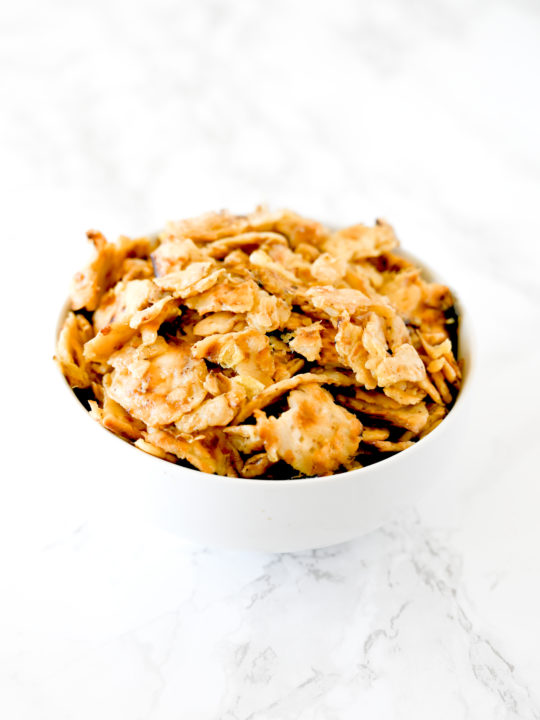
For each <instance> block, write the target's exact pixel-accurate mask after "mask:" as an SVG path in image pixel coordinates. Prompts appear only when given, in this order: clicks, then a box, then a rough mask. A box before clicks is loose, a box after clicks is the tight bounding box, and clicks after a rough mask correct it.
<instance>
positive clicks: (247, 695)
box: [0, 0, 540, 720]
mask: <svg viewBox="0 0 540 720" xmlns="http://www.w3.org/2000/svg"><path fill="white" fill-rule="evenodd" d="M0 13H1V17H0V99H1V108H2V110H1V114H0V143H1V146H0V152H1V163H0V165H1V167H0V173H1V178H0V182H1V188H0V189H1V198H2V200H1V208H2V210H1V213H2V252H3V265H2V284H1V287H2V299H3V303H2V335H1V336H2V376H1V377H2V393H1V396H0V397H1V408H2V413H1V417H2V467H3V470H2V484H1V494H2V497H1V498H0V521H1V522H0V528H1V532H0V542H1V545H0V561H1V567H0V714H1V715H2V717H5V718H6V719H8V718H9V720H12V719H13V720H18V719H19V718H20V719H22V720H27V719H28V720H30V719H31V718H32V719H33V718H36V719H37V718H39V719H40V720H41V719H43V718H45V719H48V718H54V720H67V719H71V718H73V719H75V720H86V719H88V720H95V718H103V719H104V720H109V718H110V719H111V720H124V719H128V718H129V719H131V718H134V719H137V720H139V719H141V720H142V719H143V718H144V719H148V720H169V719H171V720H172V719H175V720H176V719H180V718H181V719H182V720H184V719H186V720H188V719H189V720H192V719H194V720H199V719H200V720H210V719H214V718H220V719H223V720H248V718H249V719H251V720H263V719H264V720H288V719H289V718H290V719H291V720H292V719H293V718H294V719H296V718H302V719H305V720H307V719H308V718H309V719H311V718H316V719H317V720H334V719H336V720H348V719H349V718H355V719H356V718H359V717H362V718H364V717H365V718H378V719H379V718H382V719H386V718H388V719H390V718H414V719H415V720H416V719H418V718H429V719H431V718H437V719H438V720H445V719H446V718H448V720H460V719H461V718H463V719H465V718H472V719H474V720H479V719H480V720H483V719H484V718H485V719H486V720H493V719H496V720H497V719H499V720H500V719H501V718H512V719H513V718H526V719H527V720H529V719H531V720H532V719H533V718H540V655H539V652H538V641H539V639H540V620H539V608H540V575H539V573H540V560H539V546H540V528H539V520H538V508H539V505H540V491H539V483H540V472H539V470H538V452H537V450H536V448H537V447H538V435H539V429H540V428H539V420H538V407H539V401H540V393H539V390H538V373H539V366H540V341H539V330H540V282H539V279H538V277H539V272H540V250H539V243H540V213H539V199H540V197H539V195H540V193H539V190H540V139H539V128H540V100H539V98H540V94H539V87H538V77H539V74H540V10H539V5H538V3H537V2H535V1H534V0H530V1H529V2H527V1H526V0H513V1H512V2H510V1H509V0H508V1H506V2H488V1H487V0H485V1H484V0H477V1H473V2H471V1H469V2H465V0H463V1H461V0H457V1H455V2H452V1H451V0H435V1H429V0H418V1H416V2H405V1H404V0H403V1H401V0H390V2H380V3H377V2H354V1H353V0H337V1H334V2H327V3H325V2H320V1H317V2H315V1H311V2H294V1H293V2H285V1H281V2H272V3H264V2H240V1H239V0H237V1H230V2H218V1H217V0H216V1H213V2H210V1H207V0H204V1H202V2H191V3H187V2H176V3H175V2H171V1H168V0H167V1H165V0H159V1H157V2H127V1H116V2H115V1H111V0H109V1H107V2H92V3H86V4H84V3H77V2H67V1H65V2H63V1H62V0H49V1H48V2H34V3H32V2H27V1H26V0H23V1H22V2H17V3H13V2H11V3H8V2H6V1H5V0H4V1H3V2H2V4H1V6H0ZM261 201H267V202H269V203H270V204H271V205H272V206H275V207H280V206H289V207H292V208H293V209H295V210H298V211H299V212H304V213H306V214H311V215H313V216H314V217H316V218H319V219H323V220H326V221H328V222H331V223H335V224H343V223H348V222H356V221H364V222H372V221H373V220H374V219H375V217H378V216H382V217H384V218H386V219H387V220H389V221H390V222H391V223H392V224H393V225H394V226H395V228H396V230H397V233H398V235H399V237H400V238H401V241H402V244H403V245H404V246H405V247H406V248H408V249H410V250H411V251H413V252H414V253H415V254H417V255H419V256H421V257H424V258H425V259H426V261H427V262H428V263H429V264H431V265H433V266H436V267H438V268H439V269H440V270H441V272H442V274H444V276H445V277H446V278H448V279H449V281H450V283H451V284H452V285H453V287H455V288H457V289H458V291H459V292H460V295H461V296H462V298H463V300H464V302H466V303H467V305H468V307H469V310H470V311H471V312H472V314H473V316H474V320H475V323H476V336H477V340H478V343H479V352H478V363H479V372H478V376H477V381H476V385H477V387H476V395H475V404H474V408H473V417H472V426H471V430H470V432H469V436H468V438H467V443H466V445H465V448H464V450H463V451H462V452H461V454H460V456H459V463H458V471H457V472H456V478H455V484H454V485H452V487H443V488H441V489H440V490H439V491H438V493H437V494H436V496H435V498H434V499H432V500H431V501H430V502H427V501H426V502H425V503H424V504H423V505H422V506H419V507H418V508H416V509H414V510H412V511H411V512H410V514H408V515H406V516H401V517H400V518H397V519H396V521H395V522H394V523H392V524H391V525H389V526H387V527H385V528H383V529H381V530H380V531H377V532H375V533H372V534H371V535H369V536H368V537H365V538H361V539H358V540H357V541H354V542H351V543H348V544H346V545H342V546H338V547H335V548H331V549H328V550H324V551H317V552H312V553H309V552H308V553H301V554H289V555H279V556H278V555H276V556H271V555H260V554H253V553H251V554H250V553H232V552H225V551H219V550H216V549H210V548H202V547H194V546H192V545H190V544H189V543H188V542H185V541H182V540H179V539H177V538H173V537H170V536H167V535H165V534H164V533H161V532H159V531H158V530H156V529H152V528H149V527H130V525H129V523H128V522H127V519H126V518H118V521H117V523H116V524H113V525H112V526H105V525H100V524H99V523H98V522H97V521H95V520H94V519H93V516H92V513H91V512H90V510H89V508H90V506H91V504H92V500H95V498H93V497H92V488H93V485H92V483H93V477H94V476H95V472H96V467H98V464H97V462H96V458H95V457H94V456H93V454H92V448H86V447H85V445H84V443H83V442H82V440H81V439H80V438H75V437H73V433H72V432H71V433H70V422H69V417H66V416H65V414H64V413H63V412H61V410H60V408H61V404H59V403H58V401H57V391H58V386H57V385H56V375H55V369H54V367H53V364H52V361H51V356H52V352H53V336H54V326H55V323H56V317H57V315H58V312H59V308H60V305H61V303H62V301H63V299H64V297H65V294H66V291H67V287H68V284H69V277H70V275H71V274H72V273H73V271H74V270H76V269H77V268H78V267H79V266H80V265H81V263H83V262H84V261H85V260H86V258H87V256H88V248H87V247H86V244H85V240H84V232H85V231H86V230H87V229H88V228H90V227H96V228H99V229H101V230H102V231H103V232H104V233H105V234H106V235H107V236H110V237H111V238H114V237H115V236H116V235H118V234H119V233H126V234H130V233H134V234H140V233H144V232H146V231H150V230H153V229H155V228H158V227H160V226H161V225H162V223H163V222H164V220H166V219H170V218H180V217H184V216H188V215H192V214H195V213H198V212H199V211H204V210H208V209H217V208H221V207H228V208H230V209H232V210H234V211H239V212H242V211H247V210H250V209H251V208H252V207H253V206H254V205H255V204H256V203H258V202H261ZM451 452H452V451H451V449H449V453H451ZM447 461H448V458H441V463H443V462H447ZM433 472H434V477H435V476H436V474H437V468H434V469H433Z"/></svg>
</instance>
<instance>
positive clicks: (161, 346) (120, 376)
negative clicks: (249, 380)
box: [109, 338, 207, 426]
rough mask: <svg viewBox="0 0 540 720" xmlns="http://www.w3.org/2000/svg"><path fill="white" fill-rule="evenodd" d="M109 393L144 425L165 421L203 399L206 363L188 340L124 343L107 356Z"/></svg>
mask: <svg viewBox="0 0 540 720" xmlns="http://www.w3.org/2000/svg"><path fill="white" fill-rule="evenodd" d="M109 362H110V364H111V365H112V366H113V368H114V370H113V372H112V374H111V380H110V387H109V394H110V395H111V397H112V398H113V400H116V402H117V403H119V404H120V405H121V406H122V407H123V408H125V409H126V410H127V411H128V412H129V413H130V414H131V415H133V416H134V417H136V418H138V419H139V420H142V421H143V422H145V423H146V424H147V425H157V426H159V425H168V424H170V423H174V422H176V420H178V419H179V418H180V417H181V416H182V415H183V414H185V413H187V412H189V411H190V410H193V409H194V408H196V407H197V406H198V405H200V404H201V402H202V401H203V400H204V398H205V396H206V390H205V389H204V385H203V383H204V380H205V378H206V375H207V370H206V365H205V363H204V362H203V361H202V360H197V359H195V358H193V357H192V356H191V349H190V346H189V345H188V344H187V343H182V342H176V343H167V342H166V341H165V340H164V339H163V338H157V340H156V341H155V342H154V343H153V344H152V345H148V346H144V345H139V346H134V345H132V344H130V345H127V346H125V347H124V348H123V349H122V350H120V351H119V352H117V353H115V354H114V355H113V356H112V357H111V358H110V360H109Z"/></svg>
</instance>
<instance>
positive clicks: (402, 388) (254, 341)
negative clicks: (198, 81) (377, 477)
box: [56, 207, 461, 478]
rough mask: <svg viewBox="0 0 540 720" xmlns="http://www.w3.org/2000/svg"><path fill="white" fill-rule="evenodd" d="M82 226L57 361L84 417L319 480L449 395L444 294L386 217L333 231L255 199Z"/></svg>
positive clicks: (231, 469)
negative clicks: (135, 226) (122, 227)
mask: <svg viewBox="0 0 540 720" xmlns="http://www.w3.org/2000/svg"><path fill="white" fill-rule="evenodd" d="M88 237H89V238H90V240H91V241H92V242H93V244H94V247H95V251H96V256H95V259H94V260H93V262H92V263H91V264H90V265H89V266H88V267H87V268H86V269H84V270H83V271H82V272H79V273H77V274H76V275H75V277H74V279H73V284H72V290H71V309H72V311H71V312H69V314H68V315H67V317H66V320H65V323H64V325H63V328H62V330H61V332H60V335H59V338H58V344H57V351H56V360H57V361H58V363H59V365H60V367H61V369H62V372H63V373H64V375H65V377H66V378H67V380H68V382H69V383H70V385H71V387H73V388H74V389H76V392H77V394H78V395H79V397H80V398H81V399H84V400H85V401H86V402H87V403H88V407H89V408H90V413H91V415H92V417H93V418H95V419H96V420H97V421H98V422H100V423H101V424H102V425H103V426H104V427H106V428H107V429H109V430H111V431H112V432H114V433H116V434H117V435H120V436H121V437H122V438H124V439H127V440H129V441H131V442H133V443H134V444H135V445H136V446H137V447H138V448H140V449H141V450H144V451H146V452H148V453H151V454H152V455H156V456H157V457H160V458H163V459H164V460H168V461H170V462H178V463H180V464H184V465H186V464H187V465H191V466H193V467H195V468H197V469H199V470H202V471H204V472H207V473H217V474H219V475H231V476H241V477H245V478H289V477H299V476H313V475H328V474H331V473H335V472H340V471H345V470H351V469H355V468H360V467H362V466H364V465H368V464H371V463H373V462H375V461H377V460H381V459H384V458H385V457H388V455H389V454H391V453H395V452H398V451H400V450H405V449H406V448H408V447H409V446H411V445H412V444H413V443H415V442H417V441H418V440H420V439H421V438H423V437H424V435H426V434H427V433H429V432H430V431H431V430H433V428H434V427H435V426H436V425H437V424H438V423H440V422H441V420H442V419H443V418H444V416H445V415H446V414H447V412H448V410H449V408H450V407H451V405H452V403H453V401H454V399H455V396H456V394H457V391H458V389H459V385H460V378H461V369H460V366H459V364H458V363H457V362H456V358H455V350H456V348H455V342H456V341H455V338H456V337H457V334H456V330H457V325H456V323H457V317H456V315H455V312H454V311H453V304H454V303H453V299H452V295H451V293H450V291H449V289H448V288H447V287H445V286H443V285H439V284H435V283H429V282H426V281H425V280H424V279H423V278H422V273H421V270H420V269H419V268H417V267H415V266H414V265H413V264H411V263H410V262H408V261H407V260H405V259H403V257H400V256H399V255H397V254H395V253H394V252H393V251H394V248H395V247H396V246H397V240H396V237H395V235H394V231H393V230H392V228H391V227H390V226H389V225H388V224H387V223H385V222H383V221H381V220H378V221H377V222H376V224H375V226H374V227H367V226H365V225H354V226H352V227H348V228H346V229H344V230H339V231H337V232H334V231H331V230H329V229H328V228H326V227H325V226H323V225H322V224H320V223H318V222H315V221H313V220H307V219H305V218H302V217H300V216H298V215H297V214H295V213H293V212H291V211H288V210H286V211H280V212H272V211H269V210H268V209H266V208H264V207H259V208H257V209H256V210H255V212H253V213H252V214H250V215H245V216H244V215H242V216H238V215H231V214H229V213H228V212H224V211H223V212H219V213H208V214H206V215H203V216H201V217H198V218H193V219H189V220H181V221H179V222H170V223H169V224H168V225H167V226H166V230H165V231H164V232H163V233H161V234H160V235H159V236H158V237H156V238H151V237H143V238H137V239H134V240H132V239H130V238H127V237H121V238H119V240H118V242H117V243H109V242H107V240H106V239H105V238H104V237H103V235H101V233H99V232H94V231H91V232H89V233H88ZM452 339H454V342H453V343H452ZM453 345H454V346H453Z"/></svg>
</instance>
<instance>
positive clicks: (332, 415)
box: [257, 384, 362, 475]
mask: <svg viewBox="0 0 540 720" xmlns="http://www.w3.org/2000/svg"><path fill="white" fill-rule="evenodd" d="M288 402H289V410H287V411H286V412H284V413H283V414H282V415H280V416H279V418H267V417H266V416H264V414H263V413H259V414H258V417H257V424H258V426H259V428H260V434H261V438H262V440H263V443H264V447H265V449H266V452H267V454H268V458H269V459H270V460H271V461H275V462H276V461H277V460H279V459H283V460H285V462H287V463H288V464H289V465H291V466H292V467H293V468H295V469H296V470H298V471H299V472H301V473H304V474H305V475H328V474H329V473H331V472H333V471H334V470H336V469H337V468H338V467H339V466H340V465H342V464H343V463H345V462H347V461H348V460H350V459H351V458H352V456H353V455H354V454H355V453H356V450H357V449H358V445H359V442H360V433H361V432H362V423H361V422H360V421H359V420H358V418H356V417H355V416H354V415H352V414H351V413H350V412H348V411H347V410H345V409H344V408H342V407H340V406H339V405H336V403H335V402H334V400H333V398H332V395H331V394H330V393H329V392H328V391H327V390H324V389H323V388H321V387H320V386H319V385H315V384H309V385H304V386H302V387H300V388H298V389H297V390H293V391H292V392H290V394H289V398H288Z"/></svg>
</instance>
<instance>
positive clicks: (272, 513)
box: [57, 253, 474, 552]
mask: <svg viewBox="0 0 540 720" xmlns="http://www.w3.org/2000/svg"><path fill="white" fill-rule="evenodd" d="M402 254H403V255H404V256H405V257H407V258H409V259H411V260H413V261H414V262H415V263H416V264H418V265H419V266H420V267H422V268H423V269H424V272H425V274H426V276H427V277H429V278H430V279H433V280H439V281H441V282H444V281H443V280H441V279H440V278H439V276H438V274H437V273H434V272H432V271H430V270H429V268H427V267H426V265H425V264H424V263H420V262H419V261H418V260H417V259H416V258H414V257H413V256H411V255H410V254H408V253H402ZM454 297H455V299H456V308H457V311H458V314H459V357H460V358H462V359H463V361H464V368H465V370H464V377H463V384H462V388H461V390H460V392H459V395H458V397H457V400H456V402H455V404H454V406H453V408H452V410H451V411H450V413H449V414H448V415H447V417H446V418H445V419H444V420H443V421H442V423H440V424H439V426H438V427H436V428H435V429H434V430H433V431H432V432H431V433H430V434H429V435H427V436H426V437H425V438H423V439H422V440H420V441H419V442H418V443H416V444H415V445H413V446H412V447H410V448H408V449H407V450H404V451H402V452H400V453H397V454H396V455H393V456H392V457H389V458H387V459H386V460H382V461H380V462H378V463H375V464H373V465H370V466H368V467H364V468H361V469H359V470H352V471H350V472H344V473H339V474H336V475H331V476H327V477H315V478H306V479H295V480H252V479H244V478H231V477H222V476H219V475H208V474H206V473H203V472H199V471H197V470H191V469H189V468H185V467H182V466H180V465H174V464H172V463H169V462H167V461H165V460H161V459H159V458H155V457H153V456H150V455H147V454H146V453H144V452H141V451H140V450H138V449H137V448H136V447H134V446H132V445H131V444H130V443H128V442H125V441H122V440H121V439H120V438H119V437H117V436H116V435H113V434H112V433H110V432H108V431H107V430H105V429H104V428H103V427H101V426H100V425H99V424H98V423H97V422H95V421H94V420H93V419H92V418H91V417H90V416H89V414H88V412H87V411H86V410H85V408H84V407H83V406H82V405H81V403H80V402H79V401H78V399H77V398H76V396H75V394H74V393H73V392H72V390H71V388H70V387H69V385H68V384H67V382H66V381H65V379H64V377H63V376H62V374H61V373H60V371H58V373H57V379H58V385H59V388H58V396H59V402H62V403H64V408H63V409H62V413H61V417H62V422H63V423H66V425H65V428H64V429H65V430H67V429H68V424H69V431H70V432H71V433H73V432H75V433H76V434H77V436H78V437H79V438H84V444H85V446H86V447H88V452H86V453H85V458H84V462H85V463H86V464H88V463H92V464H93V466H94V468H93V470H95V474H96V476H99V477H100V478H101V480H102V481H104V482H101V483H98V484H96V491H95V492H96V493H100V494H102V496H100V497H96V498H95V499H96V502H97V504H100V505H102V506H103V507H106V508H107V509H108V511H109V514H112V515H113V517H115V518H117V522H118V523H119V524H120V525H121V524H122V523H124V522H128V521H129V522H138V521H150V522H151V523H153V524H156V525H157V526H159V527H160V528H162V529H165V530H167V531H170V532H172V533H175V534H177V535H179V536H181V537H183V538H187V539H190V540H192V541H195V542H198V543H201V544H204V545H210V546H220V547H226V548H234V549H243V550H262V551H270V552H285V551H299V550H306V549H309V548H319V547H325V546H328V545H333V544H336V543H340V542H344V541H346V540H351V539H352V538H355V537H358V536H360V535H363V534H365V533H368V532H370V531H371V530H374V529H375V528H377V527H379V526H380V525H381V524H383V523H384V522H385V521H387V520H389V519H390V518H392V517H394V516H395V515H396V514H397V513H398V512H399V511H400V509H401V508H404V507H407V506H411V505H414V503H415V502H416V501H417V500H418V499H419V497H420V496H421V495H422V493H423V492H424V491H425V489H426V488H427V487H428V486H430V485H431V484H433V483H440V482H445V481H449V482H451V474H452V472H455V469H456V463H458V462H459V457H458V456H459V453H458V448H459V445H460V442H461V440H462V439H463V437H464V436H465V432H466V431H465V428H466V424H467V423H466V421H467V408H468V405H469V400H470V394H471V393H470V388H471V380H472V376H473V373H472V371H473V362H474V352H473V348H472V333H471V329H470V326H469V322H470V321H469V318H468V315H467V312H466V310H465V309H464V308H463V305H462V304H461V302H460V301H459V296H456V294H455V293H454ZM67 309H68V305H67V303H66V306H65V307H64V309H63V311H62V313H61V316H60V319H59V326H58V330H59V328H60V326H61V323H62V322H63V319H64V317H65V314H66V312H67ZM58 330H57V332H58ZM60 431H61V429H60Z"/></svg>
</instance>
